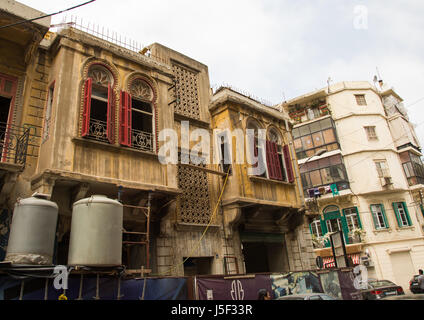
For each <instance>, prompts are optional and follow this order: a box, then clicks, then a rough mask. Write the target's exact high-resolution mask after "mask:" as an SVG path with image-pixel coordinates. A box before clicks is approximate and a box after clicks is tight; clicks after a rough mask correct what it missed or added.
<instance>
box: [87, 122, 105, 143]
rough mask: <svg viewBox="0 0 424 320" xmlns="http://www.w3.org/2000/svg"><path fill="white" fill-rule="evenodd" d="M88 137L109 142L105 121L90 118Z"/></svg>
mask: <svg viewBox="0 0 424 320" xmlns="http://www.w3.org/2000/svg"><path fill="white" fill-rule="evenodd" d="M88 137H89V138H91V139H94V140H98V141H102V142H109V140H108V138H107V122H106V121H101V120H97V119H90V128H89V130H88Z"/></svg>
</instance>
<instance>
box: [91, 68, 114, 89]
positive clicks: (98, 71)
mask: <svg viewBox="0 0 424 320" xmlns="http://www.w3.org/2000/svg"><path fill="white" fill-rule="evenodd" d="M88 77H89V78H91V79H93V83H94V84H97V85H100V86H104V87H107V85H108V83H110V84H111V85H113V77H112V74H111V73H110V72H109V71H108V70H107V69H106V68H104V67H102V66H99V65H94V66H92V67H91V68H90V70H89V71H88Z"/></svg>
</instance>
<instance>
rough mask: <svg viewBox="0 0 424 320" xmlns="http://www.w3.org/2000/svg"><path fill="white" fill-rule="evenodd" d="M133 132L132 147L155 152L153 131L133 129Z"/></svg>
mask: <svg viewBox="0 0 424 320" xmlns="http://www.w3.org/2000/svg"><path fill="white" fill-rule="evenodd" d="M131 132H132V135H131V147H133V148H135V149H138V150H143V151H150V152H153V135H152V134H151V133H149V132H144V131H140V130H136V129H132V130H131Z"/></svg>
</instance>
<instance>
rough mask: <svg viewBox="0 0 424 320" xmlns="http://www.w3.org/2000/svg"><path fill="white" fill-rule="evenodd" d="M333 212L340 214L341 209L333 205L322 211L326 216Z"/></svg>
mask: <svg viewBox="0 0 424 320" xmlns="http://www.w3.org/2000/svg"><path fill="white" fill-rule="evenodd" d="M332 212H339V207H338V206H334V205H331V206H328V207H325V208H324V210H323V211H322V213H324V214H326V213H332Z"/></svg>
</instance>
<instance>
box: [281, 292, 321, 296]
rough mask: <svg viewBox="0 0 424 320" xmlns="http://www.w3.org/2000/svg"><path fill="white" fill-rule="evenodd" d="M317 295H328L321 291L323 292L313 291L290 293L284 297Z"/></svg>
mask: <svg viewBox="0 0 424 320" xmlns="http://www.w3.org/2000/svg"><path fill="white" fill-rule="evenodd" d="M318 295H326V296H328V294H326V293H323V292H315V293H299V294H290V295H287V296H284V297H310V296H318Z"/></svg>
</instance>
